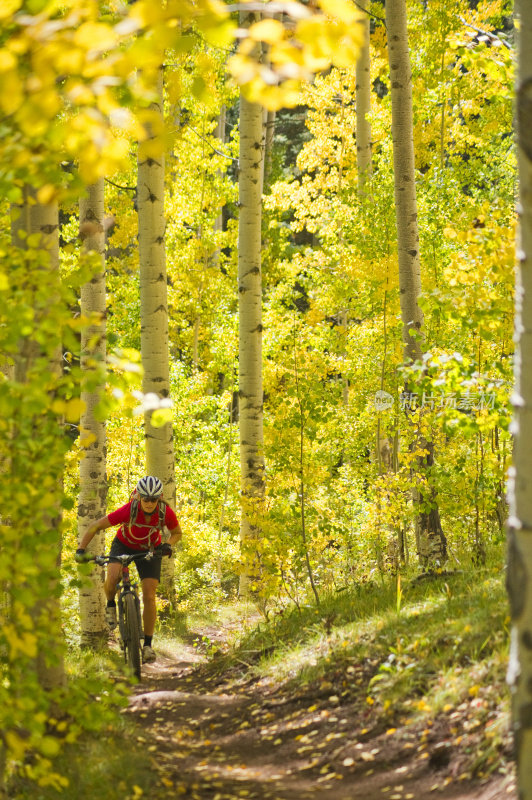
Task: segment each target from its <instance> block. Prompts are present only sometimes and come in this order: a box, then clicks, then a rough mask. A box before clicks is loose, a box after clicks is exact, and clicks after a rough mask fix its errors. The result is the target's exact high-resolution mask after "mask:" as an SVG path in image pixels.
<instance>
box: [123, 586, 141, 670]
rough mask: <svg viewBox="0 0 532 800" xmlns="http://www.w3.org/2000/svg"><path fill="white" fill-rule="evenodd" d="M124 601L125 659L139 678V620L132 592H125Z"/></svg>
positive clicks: (135, 599)
mask: <svg viewBox="0 0 532 800" xmlns="http://www.w3.org/2000/svg"><path fill="white" fill-rule="evenodd" d="M122 601H123V603H124V617H125V619H124V623H125V624H124V628H125V630H124V634H125V636H124V647H125V650H126V659H127V663H128V665H129V667H130V668H131V671H132V672H133V674H134V675H135V677H136V678H138V679H139V680H140V665H141V653H140V634H141V631H140V622H139V613H138V608H137V602H138V601H137V598H136V597H135V595H134V594H133V592H126V594H125V595H124V597H123V598H122Z"/></svg>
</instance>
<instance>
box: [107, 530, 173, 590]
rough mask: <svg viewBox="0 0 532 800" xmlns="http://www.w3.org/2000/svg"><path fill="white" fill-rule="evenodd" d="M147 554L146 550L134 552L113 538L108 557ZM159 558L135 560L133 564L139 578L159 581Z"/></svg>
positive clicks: (116, 538)
mask: <svg viewBox="0 0 532 800" xmlns="http://www.w3.org/2000/svg"><path fill="white" fill-rule="evenodd" d="M143 552H148V551H147V550H146V551H144V550H135V549H134V548H133V547H128V546H127V544H124V542H121V541H120V539H119V538H118V537H117V536H115V538H114V539H113V543H112V544H111V549H110V551H109V555H110V556H129V555H132V554H134V553H143ZM161 560H162V559H161V558H160V557H159V556H155V558H151V559H149V560H148V561H146V559H145V558H136V559H135V561H134V562H133V563H134V564H135V565H136V567H137V572H138V573H139V578H140V579H141V581H142V580H144V578H155V579H156V580H158V581H160V580H161Z"/></svg>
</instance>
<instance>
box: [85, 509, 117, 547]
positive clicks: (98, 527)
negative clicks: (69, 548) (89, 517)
mask: <svg viewBox="0 0 532 800" xmlns="http://www.w3.org/2000/svg"><path fill="white" fill-rule="evenodd" d="M112 524H113V523H112V522H109V517H100V519H97V520H96V521H95V522H92V523H91V524H90V525H89V527H88V528H87V530H86V531H85V533H84V534H83V537H82V539H81V542H80V543H79V549H80V550H85V548H86V547H87V546H88V545H89V544H90V543H91V542H92V540H93V538H94V536H96V534H97V533H98V531H104V530H105V529H106V528H110V527H111V525H112Z"/></svg>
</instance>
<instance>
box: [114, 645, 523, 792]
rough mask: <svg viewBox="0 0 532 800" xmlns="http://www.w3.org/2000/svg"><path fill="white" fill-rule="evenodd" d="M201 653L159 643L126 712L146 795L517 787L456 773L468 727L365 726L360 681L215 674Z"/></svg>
mask: <svg viewBox="0 0 532 800" xmlns="http://www.w3.org/2000/svg"><path fill="white" fill-rule="evenodd" d="M202 661H203V658H202V656H201V655H200V654H199V653H198V652H197V650H196V649H194V648H193V647H189V646H187V645H183V647H182V648H181V649H180V650H179V652H177V653H170V652H166V653H165V652H164V650H163V651H160V654H159V657H158V660H157V662H156V663H155V664H153V665H147V666H145V667H143V681H142V683H141V684H140V685H139V686H138V687H137V689H136V692H135V694H134V695H133V696H132V698H131V702H130V705H129V708H128V709H127V711H126V713H127V714H128V715H131V717H133V718H134V719H135V720H136V722H137V724H138V726H139V732H138V735H137V739H138V740H139V741H140V744H141V745H142V747H143V748H144V749H146V750H147V751H148V752H150V753H153V754H154V758H153V766H154V770H155V771H156V774H157V776H158V779H157V783H156V785H154V786H153V793H152V794H151V796H152V798H153V800H166V798H176V797H179V796H183V797H187V798H198V800H206V798H210V799H211V800H233V799H236V798H250V799H251V798H259V799H262V798H264V800H296V799H297V800H311V799H312V800H357V799H358V798H360V799H363V800H377V798H378V799H379V800H383V799H385V800H425V798H432V797H438V798H445V800H450V799H451V798H452V800H516V798H517V794H516V791H515V782H514V779H513V777H512V775H507V776H502V775H498V776H496V777H492V778H490V779H489V780H486V782H484V783H482V782H478V783H472V782H470V781H467V780H464V779H461V777H460V776H461V775H463V768H464V763H465V758H466V756H465V752H464V750H465V748H466V746H467V737H463V738H462V743H461V744H458V743H457V744H454V743H453V739H455V738H456V735H455V734H453V733H452V732H451V730H450V729H445V724H444V723H442V724H439V728H438V729H436V727H437V726H436V725H435V726H434V727H431V728H430V729H429V730H426V731H421V730H420V729H419V727H417V728H416V727H415V725H410V726H407V727H404V728H400V729H397V730H393V731H392V730H390V729H388V730H385V729H384V728H382V727H374V726H372V719H371V716H372V712H371V709H369V708H368V707H367V705H366V704H365V692H364V691H360V690H358V694H357V692H356V691H355V692H345V691H344V692H338V691H337V688H338V687H337V686H335V685H334V683H331V682H329V681H322V682H321V683H317V684H315V685H313V686H308V687H304V688H303V689H299V690H298V691H297V692H295V693H294V690H293V689H292V690H290V692H289V691H288V689H287V687H286V686H284V685H278V684H275V683H273V682H271V681H266V680H260V681H259V680H257V679H252V680H249V679H247V680H246V678H245V677H242V676H235V675H230V674H225V675H213V674H212V672H211V671H209V670H206V669H205V668H204V666H202ZM361 669H362V672H363V668H361ZM361 674H362V673H361ZM333 680H334V676H333ZM359 682H360V681H359Z"/></svg>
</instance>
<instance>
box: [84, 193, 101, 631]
mask: <svg viewBox="0 0 532 800" xmlns="http://www.w3.org/2000/svg"><path fill="white" fill-rule="evenodd" d="M79 223H80V237H81V239H82V241H83V249H84V251H85V252H87V253H94V254H95V255H96V256H97V257H98V259H99V261H100V269H99V270H98V271H97V272H96V274H95V275H94V276H93V278H92V279H91V280H90V281H89V282H88V283H86V284H84V285H83V286H82V287H81V314H82V316H83V317H87V318H88V319H91V320H92V321H91V323H90V325H88V326H87V327H85V328H83V330H82V333H81V369H82V373H83V377H84V378H87V377H88V375H89V373H90V372H91V371H93V370H94V369H102V367H103V365H104V364H105V358H106V340H105V337H106V324H105V306H106V288H105V230H104V180H103V178H101V179H100V180H99V181H98V182H97V183H95V184H93V185H92V186H89V187H88V188H87V194H86V196H85V197H83V198H81V200H80V203H79ZM104 390H105V386H104V384H101V385H98V386H96V387H95V388H94V389H91V390H86V389H85V390H82V392H81V399H82V404H83V406H84V409H85V410H84V411H82V414H81V419H80V432H81V443H80V444H81V450H82V458H81V462H80V465H79V499H78V531H79V535H80V536H82V535H83V534H84V533H85V531H86V529H87V527H88V526H89V524H90V523H91V522H94V521H95V520H97V519H100V517H103V516H104V515H105V513H106V501H107V479H106V429H105V422H103V421H101V420H98V419H96V417H95V414H94V411H95V407H96V405H97V403H98V401H99V400H100V397H101V394H102V392H103V391H104ZM104 545H105V532H104V531H100V532H99V533H97V534H96V535H95V537H94V539H93V540H92V542H91V543H90V545H89V551H90V552H92V553H102V552H103V550H104ZM103 579H104V576H103V570H102V568H101V567H96V566H94V567H93V570H92V573H91V577H90V584H89V585H88V586H87V585H84V586H83V587H82V588H81V589H80V592H79V604H80V621H81V637H82V642H83V643H84V644H87V645H90V644H92V643H94V642H97V641H99V640H101V639H104V638H106V637H107V633H108V627H107V625H106V622H105V598H104V593H103Z"/></svg>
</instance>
